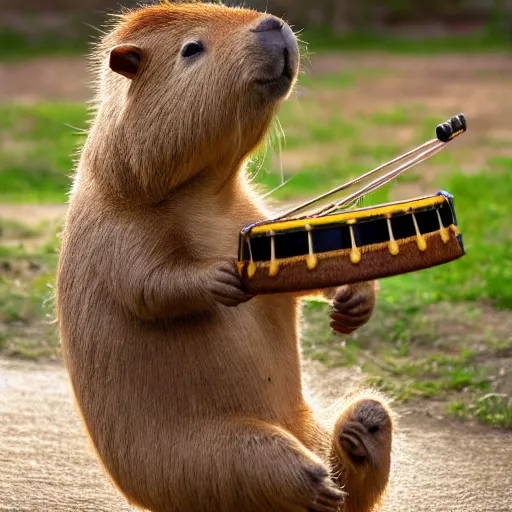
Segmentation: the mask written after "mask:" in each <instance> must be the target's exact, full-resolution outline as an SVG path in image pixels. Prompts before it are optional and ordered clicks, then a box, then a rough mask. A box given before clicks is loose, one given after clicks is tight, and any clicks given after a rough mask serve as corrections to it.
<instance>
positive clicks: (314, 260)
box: [238, 114, 467, 294]
mask: <svg viewBox="0 0 512 512" xmlns="http://www.w3.org/2000/svg"><path fill="white" fill-rule="evenodd" d="M466 128H467V125H466V119H465V117H464V115H463V114H459V115H457V116H455V117H453V118H451V119H449V120H448V121H447V122H445V123H443V124H440V125H439V126H437V128H436V138H434V139H432V140H430V141H428V142H426V143H425V144H422V145H421V146H419V147H417V148H415V149H413V150H411V151H409V152H407V153H405V154H403V155H401V156H399V157H398V158H395V159H394V160H391V161H390V162H387V163H385V164H383V165H381V166H379V167H377V168H376V169H373V170H372V171H369V172H367V173H366V174H363V175H362V176H359V177H357V178H355V179H353V180H351V181H349V182H348V183H345V184H343V185H341V186H339V187H336V188H335V189H333V190H330V191H329V192H327V193H325V194H322V195H321V196H318V197H316V198H314V199H311V200H309V201H307V202H305V203H303V204H301V205H299V206H297V207H294V208H293V209H291V210H289V211H287V212H285V213H283V214H281V215H279V216H278V217H275V218H273V219H270V220H264V221H261V222H256V223H254V224H251V225H249V226H246V227H244V228H243V229H242V230H241V232H240V234H239V249H238V270H239V273H240V276H241V279H242V282H243V285H244V287H245V289H246V291H247V292H249V293H253V294H268V293H285V292H298V291H308V290H318V289H322V288H330V287H336V286H341V285H343V284H350V283H356V282H362V281H369V280H373V279H379V278H384V277H390V276H394V275H399V274H405V273H408V272H414V271H418V270H422V269H426V268H430V267H434V266H436V265H441V264H443V263H448V262H450V261H454V260H456V259H458V258H460V257H462V256H463V255H464V254H465V252H464V246H463V243H462V236H461V233H460V230H459V227H458V224H457V217H456V214H455V206H454V198H453V196H452V195H451V194H449V193H448V192H446V191H444V190H443V191H440V192H439V193H437V194H435V195H431V196H425V197H418V198H415V199H411V200H408V201H398V202H392V203H386V204H382V205H378V206H372V207H365V208H357V204H358V202H359V201H360V200H361V199H362V198H363V197H364V196H365V195H367V194H369V193H371V192H373V191H374V190H377V189H378V188H380V187H382V186H384V185H386V184H387V183H389V182H391V181H392V180H394V179H396V178H397V177H398V176H400V175H401V174H402V173H404V172H405V171H407V170H409V169H411V168H412V167H414V166H416V165H418V164H419V163H421V162H423V161H425V160H427V159H428V158H431V157H432V156H434V155H436V154H437V153H439V152H440V151H442V150H443V149H444V148H445V147H446V146H447V144H448V143H449V142H450V141H452V140H453V139H454V138H455V137H457V136H458V135H460V134H461V133H463V132H465V131H466ZM339 194H341V197H338V199H331V198H334V197H335V196H337V195H338V196H339ZM326 200H327V204H324V205H322V206H320V207H318V206H317V205H318V204H319V203H321V202H325V201H326ZM315 206H317V207H316V209H315V208H314V207H315Z"/></svg>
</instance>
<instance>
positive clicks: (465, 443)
mask: <svg viewBox="0 0 512 512" xmlns="http://www.w3.org/2000/svg"><path fill="white" fill-rule="evenodd" d="M305 370H306V372H307V375H308V381H309V387H310V390H311V393H312V394H313V396H314V397H315V398H316V399H317V401H318V402H319V404H320V405H325V404H328V403H331V402H332V401H333V400H335V399H336V398H338V397H339V395H340V394H341V393H343V391H344V390H346V387H347V382H352V383H354V382H355V381H356V380H357V377H355V376H354V375H353V374H349V373H347V372H346V370H336V371H333V370H330V371H328V370H325V369H324V368H323V366H322V365H320V364H318V365H317V364H312V363H311V362H307V361H306V362H305ZM0 418H1V429H0V432H1V435H0V511H2V512H86V511H87V512H122V511H129V510H130V508H129V507H128V506H127V504H126V503H125V501H124V500H123V499H122V498H121V497H120V496H119V495H118V493H117V492H116V491H115V490H114V488H113V487H112V486H111V484H110V483H109V481H108V479H107V478H106V477H105V475H104V474H103V472H102V469H101V467H100V465H99V463H98V462H97V460H96V458H95V457H94V455H93V453H92V451H91V450H90V448H89V445H88V442H87V439H86V437H85V435H84V431H83V429H82V426H81V424H80V421H79V418H78V416H77V413H76V411H75V409H74V407H73V402H72V397H71V393H70V390H69V386H68V381H67V375H66V372H65V370H64V369H63V368H62V366H60V365H57V364H53V365H46V364H35V363H22V362H17V361H9V360H0ZM394 449H395V456H394V463H393V476H392V484H391V489H390V493H389V496H388V499H387V501H386V504H385V505H384V507H383V511H385V512H391V511H392V512H416V511H418V512H459V511H460V512H463V511H464V512H467V511H471V512H506V511H510V510H512V434H510V433H509V434H506V433H503V432H499V431H489V430H488V429H483V428H479V427H469V426H463V425H459V424H457V423H455V424H453V423H451V424H446V423H444V422H440V421H437V420H435V419H433V418H428V417H426V416H425V415H423V414H420V413H418V414H407V413H406V412H405V411H404V415H403V416H402V417H401V419H400V420H399V428H398V434H397V439H396V442H395V448H394Z"/></svg>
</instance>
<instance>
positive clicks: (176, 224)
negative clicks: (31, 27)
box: [57, 3, 392, 512]
mask: <svg viewBox="0 0 512 512" xmlns="http://www.w3.org/2000/svg"><path fill="white" fill-rule="evenodd" d="M96 62H97V64H98V95H97V100H96V107H97V112H96V116H95V119H94V121H93V123H92V127H91V130H90V133H89V136H88V139H87V141H86V144H85V146H84V149H83V152H82V154H81V158H80V162H79V165H78V168H77V175H76V179H75V185H74V188H73V191H72V194H71V196H70V204H69V212H68V216H67V219H66V225H65V229H64V233H63V244H62V249H61V254H60V262H59V269H58V278H57V311H58V318H59V322H60V330H61V338H62V348H63V353H64V357H65V363H66V366H67V369H68V372H69V375H70V378H71V383H72V387H73V390H74V394H75V398H76V402H77V406H78V408H79V410H80V412H81V415H82V418H83V421H84V424H85V426H86V429H87V432H88V434H89V436H90V439H91V440H92V443H93V445H94V448H95V450H96V452H97V454H98V457H99V459H100V460H101V462H102V464H103V466H104V468H105V470H106V472H107V473H108V474H109V475H110V477H111V478H112V480H113V482H114V483H115V485H116V486H117V487H118V489H119V490H120V492H121V493H123V495H124V496H125V497H126V498H127V500H128V501H129V502H130V503H132V504H133V505H135V506H138V507H141V508H143V509H147V510H151V511H153V512H259V511H267V512H273V511H275V512H282V511H290V512H299V511H300V512H305V511H317V512H330V511H332V512H334V511H337V510H343V511H345V512H356V511H357V512H368V511H370V510H373V508H374V507H375V505H376V503H378V501H379V499H380V498H381V496H382V494H383V492H384V490H385V488H386V485H387V480H388V473H389V457H390V449H391V429H392V423H391V419H390V415H389V413H388V410H387V408H386V406H385V405H384V404H383V403H382V402H381V401H380V400H379V399H378V397H376V396H374V395H366V396H365V395H362V396H359V397H356V398H354V399H352V400H350V401H348V402H346V403H345V404H344V405H343V406H341V407H340V410H339V419H338V421H337V423H336V425H335V427H334V429H332V428H331V429H328V428H325V427H322V426H321V425H320V423H319V422H318V421H317V419H316V418H315V415H314V411H313V410H312V408H311V407H310V405H308V403H307V402H306V400H305V398H304V396H303V390H302V376H301V364H300V351H299V344H298V331H299V328H298V322H299V316H298V307H299V298H298V297H297V296H295V295H293V294H287V295H275V296H261V297H260V296H257V297H250V296H248V295H247V294H246V293H245V292H244V291H243V289H242V287H241V283H240V278H239V276H238V273H237V269H236V262H235V259H234V256H235V255H236V248H237V239H238V238H237V237H238V233H239V230H240V229H241V228H242V227H243V226H245V225H247V224H249V223H251V222H254V221H256V220H258V219H263V218H266V216H267V215H268V213H267V211H266V210H265V208H264V206H263V205H261V204H260V201H259V200H258V197H257V195H256V194H255V193H254V192H253V191H252V190H251V187H250V186H249V184H248V180H247V178H246V175H245V171H244V169H245V163H246V161H247V158H248V156H249V155H250V154H251V152H252V151H253V150H254V149H255V148H256V147H257V146H258V145H259V144H260V142H261V141H263V139H264V137H265V135H266V133H267V130H268V128H269V125H270V123H271V121H272V119H273V116H274V114H275V112H276V109H277V108H278V106H279V104H280V102H281V101H282V100H283V99H284V98H285V97H286V96H287V95H288V94H289V92H290V91H291V89H292V86H293V84H294V82H295V80H296V77H297V72H298V67H299V55H298V47H297V44H296V40H295V37H294V35H293V33H292V31H291V29H290V28H289V27H288V25H286V24H283V22H282V21H280V20H278V19H277V18H272V17H270V16H268V15H266V14H261V13H258V12H255V11H251V10H244V9H234V8H227V7H224V6H221V5H211V4H200V3H180V4H162V5H153V6H148V7H145V8H141V9H138V10H135V11H131V12H127V13H124V14H123V15H122V16H121V17H120V18H119V20H118V21H117V23H116V24H115V26H114V27H112V29H111V30H110V31H109V33H108V34H107V35H106V36H105V37H104V38H103V40H102V42H101V44H100V46H99V49H98V52H97V55H96ZM329 293H330V294H331V298H333V299H334V310H333V315H332V319H333V323H332V326H333V328H334V329H335V330H337V331H339V332H351V331H352V330H354V329H355V328H357V327H359V326H360V325H362V324H363V323H365V322H366V321H367V320H368V318H369V316H370V315H371V310H372V309H373V303H374V290H373V284H372V283H366V284H362V285H357V286H351V287H343V288H341V289H339V290H334V292H333V291H330V292H329ZM326 320H327V319H326ZM340 391H341V390H340ZM341 489H343V491H342V490H341Z"/></svg>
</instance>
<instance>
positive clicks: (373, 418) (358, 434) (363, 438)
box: [335, 398, 393, 471]
mask: <svg viewBox="0 0 512 512" xmlns="http://www.w3.org/2000/svg"><path fill="white" fill-rule="evenodd" d="M392 428H393V425H392V419H391V417H390V414H389V412H388V410H387V408H386V406H385V405H384V404H383V403H381V402H380V401H379V400H377V399H373V398H364V399H360V400H358V401H356V402H354V403H353V404H352V405H350V406H349V407H348V409H347V410H346V413H345V414H344V415H343V418H342V419H341V421H340V422H339V424H338V425H337V429H336V430H337V432H336V437H337V439H336V440H335V442H337V443H339V448H340V449H341V451H342V452H343V454H344V455H345V457H346V458H347V459H349V460H350V461H351V462H352V463H353V465H354V466H359V465H364V466H370V467H371V466H374V467H377V466H382V469H383V470H385V471H386V470H389V459H390V455H391V440H392Z"/></svg>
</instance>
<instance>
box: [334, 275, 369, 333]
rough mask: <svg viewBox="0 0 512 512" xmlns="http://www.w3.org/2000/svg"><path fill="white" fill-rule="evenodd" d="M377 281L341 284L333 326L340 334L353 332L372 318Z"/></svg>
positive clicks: (336, 298)
mask: <svg viewBox="0 0 512 512" xmlns="http://www.w3.org/2000/svg"><path fill="white" fill-rule="evenodd" d="M375 288H376V286H375V283H374V282H373V281H372V282H365V283H358V284H352V285H345V286H341V287H340V288H338V289H337V290H336V294H335V296H334V300H333V304H332V305H333V312H332V314H331V319H332V321H331V327H332V328H333V329H334V330H335V331H336V332H338V333H340V334H351V333H353V332H354V331H355V330H357V329H359V328H360V327H362V326H363V325H364V324H366V323H367V322H368V320H370V318H371V316H372V314H373V310H374V309H375Z"/></svg>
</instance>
